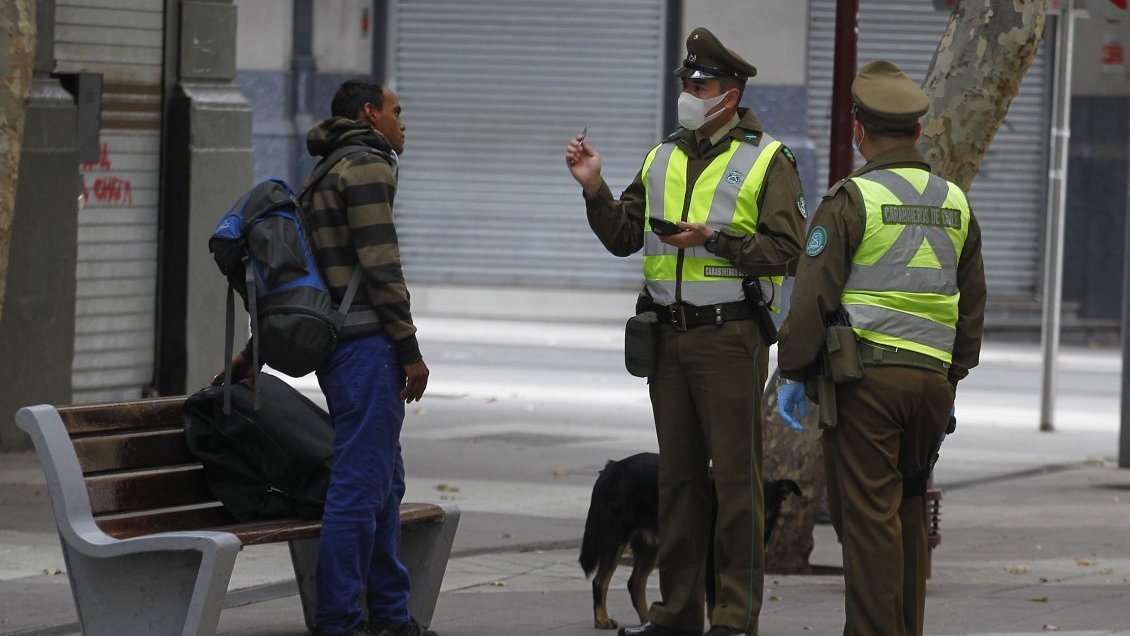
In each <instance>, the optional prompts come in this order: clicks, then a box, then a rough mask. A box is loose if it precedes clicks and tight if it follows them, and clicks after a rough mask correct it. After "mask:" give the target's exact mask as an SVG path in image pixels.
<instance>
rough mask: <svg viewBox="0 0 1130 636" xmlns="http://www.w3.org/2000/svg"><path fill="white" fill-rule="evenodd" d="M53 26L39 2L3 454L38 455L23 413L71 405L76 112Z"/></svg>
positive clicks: (7, 347)
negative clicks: (20, 424) (19, 423)
mask: <svg viewBox="0 0 1130 636" xmlns="http://www.w3.org/2000/svg"><path fill="white" fill-rule="evenodd" d="M54 23H55V10H54V1H53V0H40V2H38V3H37V4H36V25H37V29H38V31H39V37H38V39H39V45H38V49H37V53H36V60H35V76H34V79H33V81H32V87H31V100H30V103H29V105H28V112H27V120H26V123H25V124H24V137H23V150H22V152H21V154H20V181H19V185H18V186H17V188H16V215H15V219H14V222H13V224H12V244H11V253H10V254H9V259H10V260H9V262H8V291H7V297H6V301H5V305H6V306H5V307H4V315H3V317H2V318H0V360H2V361H3V362H2V363H0V450H4V451H10V450H22V449H26V448H30V447H31V443H30V442H31V440H30V439H29V438H28V437H27V435H26V434H24V432H23V431H20V430H19V429H17V428H16V426H15V422H14V420H13V418H14V417H15V413H16V410H17V409H19V408H20V407H21V406H27V405H29V404H39V403H43V402H46V403H51V404H68V403H70V401H71V365H72V363H73V360H74V344H75V342H74V341H75V259H76V252H77V250H78V218H77V216H76V215H77V214H78V196H79V194H80V192H81V182H80V177H79V170H78V155H77V142H76V137H75V118H76V115H77V111H76V108H75V104H74V101H73V100H72V98H71V95H70V93H68V92H67V91H66V90H64V89H63V87H62V86H61V85H60V84H59V82H58V81H57V80H55V79H53V78H51V77H50V74H51V72H52V71H54V70H55V55H54V51H55V38H54Z"/></svg>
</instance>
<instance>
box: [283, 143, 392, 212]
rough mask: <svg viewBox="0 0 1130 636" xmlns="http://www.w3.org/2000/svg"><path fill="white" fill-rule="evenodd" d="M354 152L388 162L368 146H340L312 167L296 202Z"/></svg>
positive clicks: (381, 154)
mask: <svg viewBox="0 0 1130 636" xmlns="http://www.w3.org/2000/svg"><path fill="white" fill-rule="evenodd" d="M355 152H371V153H373V154H376V155H380V156H381V157H382V158H383V159H385V160H386V161H387V160H388V158H387V157H384V156H383V153H382V152H380V151H379V150H377V149H375V148H370V147H369V146H362V145H360V144H353V145H351V146H342V147H341V148H338V149H337V150H335V151H333V152H332V153H330V154H328V155H326V157H325V158H324V159H322V160H321V161H319V162H318V165H316V166H314V171H313V172H311V173H310V179H309V183H308V185H307V186H306V187H305V188H302V191H301V192H299V193H298V197H297V198H298V200H299V201H302V197H304V196H306V193H307V192H309V191H310V190H312V189H313V188H314V186H316V185H318V182H319V181H321V180H322V178H323V177H325V176H326V175H327V174H329V173H330V170H333V168H334V166H336V165H337V162H339V161H341V160H342V159H344V158H345V157H346V155H351V154H353V153H355Z"/></svg>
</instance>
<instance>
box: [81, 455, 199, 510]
mask: <svg viewBox="0 0 1130 636" xmlns="http://www.w3.org/2000/svg"><path fill="white" fill-rule="evenodd" d="M85 481H86V489H87V492H89V493H90V508H91V510H92V511H93V512H94V514H95V515H101V514H109V513H120V512H132V511H138V510H153V509H159V508H174V507H177V506H190V505H193V504H199V503H208V502H212V501H216V497H215V495H213V494H212V492H211V491H210V490H209V489H208V484H207V482H206V481H205V480H204V468H203V467H201V466H199V465H197V466H185V467H179V468H167V469H161V470H153V471H146V472H140V473H122V474H109V475H96V476H94V477H87V478H86V480H85Z"/></svg>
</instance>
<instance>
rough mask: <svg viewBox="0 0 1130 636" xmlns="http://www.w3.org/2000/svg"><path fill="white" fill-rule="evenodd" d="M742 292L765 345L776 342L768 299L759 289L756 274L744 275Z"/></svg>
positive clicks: (774, 327) (775, 326)
mask: <svg viewBox="0 0 1130 636" xmlns="http://www.w3.org/2000/svg"><path fill="white" fill-rule="evenodd" d="M742 292H743V293H744V294H745V300H746V302H747V303H749V305H750V306H751V307H753V320H754V321H755V322H756V323H757V330H758V331H760V332H761V339H762V340H763V341H764V342H765V346H769V345H771V344H773V343H775V342H777V325H776V323H774V322H773V312H772V310H771V309H769V301H767V300H766V299H765V294H763V293H762V291H761V282H760V281H759V280H758V279H757V277H756V276H746V277H745V278H744V279H742Z"/></svg>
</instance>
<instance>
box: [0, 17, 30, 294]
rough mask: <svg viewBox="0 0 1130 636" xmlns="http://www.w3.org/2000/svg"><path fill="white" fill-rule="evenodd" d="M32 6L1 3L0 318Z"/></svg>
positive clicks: (20, 140)
mask: <svg viewBox="0 0 1130 636" xmlns="http://www.w3.org/2000/svg"><path fill="white" fill-rule="evenodd" d="M35 2H36V0H3V2H0V315H2V314H3V313H4V290H5V288H6V285H5V283H6V281H7V279H8V249H9V247H10V245H11V240H12V219H13V218H14V217H15V212H16V210H15V208H16V183H17V182H18V179H19V173H20V148H21V146H22V144H23V134H24V121H25V119H26V117H27V106H28V97H29V95H30V94H31V78H32V67H33V65H34V63H35V42H36V31H35Z"/></svg>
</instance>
